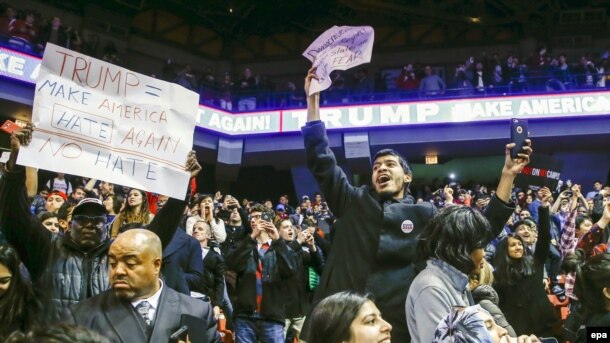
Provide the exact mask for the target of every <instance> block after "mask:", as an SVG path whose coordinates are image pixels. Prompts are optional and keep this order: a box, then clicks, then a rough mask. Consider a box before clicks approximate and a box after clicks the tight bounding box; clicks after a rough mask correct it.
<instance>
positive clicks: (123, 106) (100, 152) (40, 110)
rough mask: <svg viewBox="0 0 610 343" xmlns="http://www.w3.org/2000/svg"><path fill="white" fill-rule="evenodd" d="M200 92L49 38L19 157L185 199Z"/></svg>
mask: <svg viewBox="0 0 610 343" xmlns="http://www.w3.org/2000/svg"><path fill="white" fill-rule="evenodd" d="M198 99H199V96H198V95H197V94H196V93H194V92H191V91H189V90H187V89H185V88H183V87H181V86H178V85H176V84H172V83H168V82H165V81H161V80H157V79H154V78H151V77H148V76H145V75H142V74H138V73H135V72H132V71H130V70H127V69H125V68H121V67H118V66H115V65H112V64H110V63H106V62H103V61H100V60H97V59H95V58H92V57H89V56H86V55H82V54H79V53H77V52H74V51H71V50H68V49H64V48H61V47H59V46H56V45H53V44H47V48H46V49H45V54H44V57H43V60H42V67H41V69H40V74H39V77H38V80H37V82H36V90H35V94H34V109H33V113H32V121H33V122H34V126H35V131H34V133H33V135H32V143H31V144H30V145H29V146H28V147H27V148H25V147H24V148H22V149H21V151H20V153H19V158H18V161H17V162H18V163H19V164H22V165H27V166H32V167H37V168H44V169H47V170H52V171H56V172H61V173H68V174H75V175H81V176H87V177H92V178H95V179H99V180H105V181H109V182H113V183H117V184H120V185H125V186H129V187H132V188H138V189H143V190H146V191H149V192H155V193H159V194H165V195H168V196H170V197H173V198H179V199H182V198H184V196H185V194H186V191H187V186H188V183H189V174H188V173H187V172H186V171H184V165H185V162H186V157H187V154H188V152H189V151H190V150H191V149H192V146H193V133H194V129H195V118H196V115H197V108H198Z"/></svg>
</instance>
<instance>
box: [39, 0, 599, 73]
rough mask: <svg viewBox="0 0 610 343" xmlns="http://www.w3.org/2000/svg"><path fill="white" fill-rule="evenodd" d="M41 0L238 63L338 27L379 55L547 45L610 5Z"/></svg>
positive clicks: (292, 47)
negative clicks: (360, 28)
mask: <svg viewBox="0 0 610 343" xmlns="http://www.w3.org/2000/svg"><path fill="white" fill-rule="evenodd" d="M42 1H45V2H52V3H54V4H55V5H56V6H61V7H72V9H73V10H75V11H81V12H82V13H84V12H85V7H87V6H91V5H92V4H94V5H95V6H101V7H103V8H104V9H106V10H110V11H115V12H117V13H120V14H122V15H127V16H128V17H129V18H131V27H130V31H131V34H137V35H142V36H146V37H149V38H153V39H155V40H157V41H162V42H164V43H167V44H170V45H172V46H177V47H179V48H182V49H185V50H188V51H190V52H193V53H197V54H200V55H202V56H205V57H208V58H219V59H220V58H222V59H229V60H231V61H234V62H240V61H265V60H270V59H286V58H295V57H296V56H299V55H300V54H301V52H302V51H303V50H304V49H305V48H306V47H307V45H308V44H309V43H310V42H311V41H312V40H313V39H315V37H316V36H317V35H319V34H320V33H321V32H322V31H324V30H325V29H327V28H329V27H331V26H333V25H371V26H373V27H374V28H375V31H376V42H375V43H376V46H375V49H376V51H405V50H408V49H409V48H413V47H417V48H421V47H427V46H430V47H439V46H440V47H443V46H450V45H455V46H468V45H481V44H490V43H494V44H498V43H508V42H514V41H516V40H518V39H520V38H522V37H524V36H532V37H535V38H538V39H547V38H548V37H550V36H551V35H556V34H561V31H562V29H563V30H566V31H567V32H570V30H574V25H573V24H574V22H572V25H565V24H570V20H569V19H570V15H572V17H573V21H575V20H576V19H578V21H579V23H580V24H583V23H584V24H585V25H584V27H579V29H578V31H579V33H582V32H583V31H587V30H589V31H590V32H591V33H596V34H599V32H604V33H605V32H608V24H607V19H606V12H607V10H608V9H609V8H610V0H578V1H575V0H535V1H532V0H309V1H298V0H260V1H254V0H75V1H64V0H42ZM587 10H588V11H589V12H591V13H592V14H591V13H590V14H589V15H592V16H594V17H595V18H593V19H594V20H587V18H586V16H587V14H583V13H584V12H582V11H587ZM589 12H587V13H589ZM576 17H578V18H576ZM566 18H567V21H566V20H565V19H566ZM574 18H576V19H574ZM562 23H563V25H562ZM587 23H593V24H595V23H597V24H598V25H587ZM581 26H583V25H581ZM600 29H603V31H600Z"/></svg>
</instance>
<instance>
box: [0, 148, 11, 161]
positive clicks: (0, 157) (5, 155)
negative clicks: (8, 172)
mask: <svg viewBox="0 0 610 343" xmlns="http://www.w3.org/2000/svg"><path fill="white" fill-rule="evenodd" d="M9 157H11V152H10V151H3V152H2V155H0V163H6V162H7V161H8V159H9Z"/></svg>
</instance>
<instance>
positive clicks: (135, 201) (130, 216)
mask: <svg viewBox="0 0 610 343" xmlns="http://www.w3.org/2000/svg"><path fill="white" fill-rule="evenodd" d="M154 217H155V215H154V214H152V213H150V211H149V210H148V198H147V197H146V192H144V191H141V190H139V189H135V188H132V189H131V190H130V191H129V195H128V197H127V202H126V203H125V207H124V208H123V209H122V210H121V212H120V213H119V214H118V216H116V218H115V219H114V222H113V223H112V231H111V235H110V237H112V238H116V236H117V235H118V234H119V229H120V228H121V226H123V225H125V224H130V223H142V224H145V225H147V224H149V223H150V222H151V221H152V220H153V218H154Z"/></svg>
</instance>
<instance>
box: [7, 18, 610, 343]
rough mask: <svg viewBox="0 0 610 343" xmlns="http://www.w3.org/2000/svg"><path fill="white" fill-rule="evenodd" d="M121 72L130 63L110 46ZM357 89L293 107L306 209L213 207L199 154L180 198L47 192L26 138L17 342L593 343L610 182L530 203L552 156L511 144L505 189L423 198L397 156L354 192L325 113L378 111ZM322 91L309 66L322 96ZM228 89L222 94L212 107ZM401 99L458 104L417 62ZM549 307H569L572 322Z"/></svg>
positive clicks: (492, 61)
mask: <svg viewBox="0 0 610 343" xmlns="http://www.w3.org/2000/svg"><path fill="white" fill-rule="evenodd" d="M5 19H6V21H7V25H8V26H7V27H8V29H7V32H6V33H4V32H0V34H4V35H8V36H10V37H11V38H15V39H19V40H24V41H27V42H28V43H30V46H33V45H31V44H32V43H34V44H38V43H40V44H41V47H40V48H44V42H45V41H53V42H57V43H59V44H60V45H62V44H61V42H63V41H64V40H66V42H67V41H69V40H70V39H71V38H68V35H66V32H65V31H61V30H59V31H58V28H60V27H61V22H60V20H59V18H57V20H55V18H53V20H51V22H50V26H49V30H50V31H49V33H48V35H47V36H45V35H43V34H39V33H38V30H37V29H36V25H35V22H36V20H35V16H34V15H33V14H31V13H24V16H23V19H21V18H15V12H14V11H13V10H12V8H9V9H7V11H6V16H5V17H3V18H2V20H0V26H2V28H3V29H4V20H5ZM62 32H63V33H62ZM39 37H49V38H44V39H42V38H39ZM41 39H42V40H41ZM66 44H67V43H66ZM607 57H608V56H607V54H605V55H602V57H601V58H600V60H599V61H594V59H593V58H591V57H586V56H585V57H583V58H581V61H580V63H579V64H578V65H576V66H570V65H569V64H568V63H567V60H566V56H564V55H560V56H557V58H554V57H552V56H550V55H549V54H548V53H547V49H546V48H540V49H539V51H537V55H535V57H532V58H528V59H527V61H526V63H523V64H521V63H520V62H519V60H518V59H517V57H515V56H513V55H509V56H508V57H507V58H506V60H505V62H502V61H501V60H500V59H499V57H498V56H497V55H492V56H491V58H489V59H487V58H485V56H483V58H481V59H480V60H475V59H474V58H472V57H469V58H468V59H467V61H466V62H465V63H464V64H460V65H459V66H458V68H457V69H456V73H455V85H456V89H457V91H459V92H460V94H461V95H468V96H471V95H473V94H477V92H480V93H485V94H487V93H495V92H500V93H504V92H505V89H507V88H506V87H510V88H511V89H514V90H518V91H540V90H545V91H546V90H558V91H561V90H566V89H574V88H595V87H599V88H603V87H605V86H606V84H605V78H606V72H605V70H606V69H607V68H606V63H607ZM104 59H105V60H107V61H109V62H112V63H120V60H119V57H118V55H117V52H116V48H115V47H113V46H112V45H109V46H108V49H106V50H105V52H104ZM347 75H348V73H335V74H333V80H334V83H333V86H332V87H331V88H330V89H329V90H327V91H325V92H324V94H320V93H316V94H312V95H307V93H308V92H305V93H303V92H302V91H297V87H296V86H295V84H294V83H293V84H292V85H291V86H289V88H290V90H291V95H290V97H288V98H284V99H283V101H285V103H284V104H283V105H282V106H292V105H293V104H294V103H297V102H298V103H299V104H302V105H305V104H306V105H307V123H306V124H305V126H303V128H302V135H303V139H304V145H305V155H306V160H307V164H308V167H309V169H310V171H311V173H312V174H313V175H314V177H315V178H316V180H317V183H318V187H319V190H320V191H319V192H317V193H315V194H308V195H301V197H300V198H299V199H293V200H291V199H290V198H289V196H288V195H286V194H282V195H278V199H277V201H274V200H272V199H245V198H240V197H235V196H233V195H230V194H222V193H221V192H220V191H219V192H216V193H215V194H202V193H199V192H198V189H197V183H196V182H195V178H196V176H197V175H198V174H199V173H200V172H201V166H200V164H199V163H198V161H197V159H196V154H195V153H194V152H191V153H189V154H188V156H186V163H185V170H186V171H188V172H189V173H190V175H191V181H190V184H189V187H188V191H187V192H186V193H185V194H184V197H183V198H181V199H174V198H168V197H167V196H164V195H160V194H155V193H151V192H146V191H144V190H141V189H136V188H131V187H125V186H121V185H117V184H113V183H112V182H109V180H96V179H92V178H86V177H81V176H78V175H66V174H63V173H55V174H54V175H53V176H52V177H49V178H48V179H46V180H42V179H43V178H41V177H39V176H41V175H45V173H44V172H43V171H36V170H33V169H30V168H27V167H24V166H21V165H18V164H17V163H16V161H17V157H18V154H19V151H20V149H21V147H22V146H24V145H27V144H29V142H30V141H31V138H32V133H33V131H34V130H35V128H33V127H32V125H31V124H28V125H26V127H25V128H22V129H21V130H18V131H15V132H14V133H13V134H12V135H11V137H10V145H11V146H10V148H11V152H10V157H9V159H8V161H7V162H6V163H5V164H4V165H2V166H1V167H2V175H1V177H0V232H1V234H2V235H1V236H0V240H1V242H0V340H6V341H7V342H44V339H47V338H48V337H53V338H54V339H55V341H62V342H75V341H76V342H129V343H132V342H133V343H137V342H159V343H160V342H167V341H169V340H173V341H175V342H188V341H193V342H200V341H202V342H220V341H221V339H223V340H224V339H228V337H227V336H229V337H231V338H232V337H234V339H235V340H236V341H237V342H239V343H241V342H246V343H250V342H252V343H255V342H277V343H279V342H295V341H296V342H309V343H322V342H326V343H328V342H329V343H340V342H373V341H374V342H401V343H402V342H409V341H411V342H415V343H417V342H424V343H427V342H513V341H514V342H537V341H540V340H541V339H543V338H556V339H557V340H559V341H566V340H569V341H570V342H584V341H586V337H585V332H586V330H585V328H586V327H588V326H594V327H603V326H610V288H609V287H610V250H609V249H610V248H609V246H608V244H609V243H608V242H609V236H610V233H609V231H608V230H607V227H608V225H609V224H610V175H609V177H608V180H605V181H603V182H602V181H601V180H600V181H596V182H595V183H594V184H593V185H581V184H579V183H578V182H572V181H571V180H566V182H565V183H561V184H559V185H558V186H557V187H553V189H549V188H548V187H545V186H539V185H531V187H528V188H523V189H521V188H515V187H514V183H515V178H516V177H517V175H518V174H519V173H520V172H521V170H522V169H523V168H524V167H525V166H526V165H527V164H528V163H529V160H530V156H531V155H532V153H533V149H534V147H535V145H534V144H535V142H534V144H533V143H532V142H530V141H529V140H528V141H527V143H526V145H525V146H524V148H523V149H522V150H521V151H519V152H518V154H517V155H516V156H517V157H516V158H513V157H511V151H512V149H514V144H508V145H506V147H505V150H504V151H500V152H499V153H503V154H504V156H505V160H504V164H503V166H498V170H499V171H500V173H499V175H498V182H497V184H494V185H482V184H477V183H476V181H469V182H464V183H460V182H455V181H452V182H449V181H450V180H442V181H441V180H434V181H433V183H432V184H430V185H416V184H414V183H413V180H414V174H413V171H412V169H411V167H410V165H409V163H408V161H407V159H405V158H404V157H403V156H401V155H400V154H399V153H397V152H396V151H394V150H392V149H382V150H380V151H378V152H376V154H375V155H374V156H373V158H372V161H373V164H372V178H371V181H370V184H369V185H364V186H361V187H355V186H353V185H351V183H350V181H349V179H348V177H347V176H346V174H345V173H344V172H343V170H342V169H341V168H340V167H339V166H338V164H337V160H336V158H335V155H334V153H333V152H332V150H331V149H330V147H329V142H328V137H327V134H326V127H325V124H324V122H322V121H321V120H320V113H319V108H320V103H323V102H324V101H327V102H328V101H330V102H333V101H339V102H342V101H343V99H344V97H345V96H346V94H350V95H354V94H356V95H357V96H358V97H359V98H358V99H359V101H367V100H371V97H373V98H374V97H375V96H377V95H376V93H375V91H376V90H378V89H377V86H378V83H377V82H375V81H371V80H370V79H369V76H368V73H367V71H366V70H365V69H359V70H356V71H355V72H353V82H352V81H347V80H348V79H349V80H352V76H349V77H348V76H347ZM161 77H163V78H165V79H167V80H169V81H173V82H177V83H179V84H181V85H183V86H185V87H187V88H191V89H193V90H198V91H200V92H202V99H204V101H210V102H213V103H214V104H217V105H218V106H220V107H222V108H225V109H227V110H238V111H249V110H254V109H256V108H259V106H260V105H261V101H262V100H261V96H260V94H261V93H260V90H261V89H265V87H267V88H268V89H266V91H268V90H271V89H272V88H273V87H272V86H270V85H271V83H270V82H269V81H267V80H262V78H258V77H256V76H255V75H254V74H253V72H252V71H251V70H250V69H249V68H245V69H244V71H243V74H242V76H241V77H240V78H239V81H237V82H235V83H234V82H233V81H232V78H231V76H230V75H229V74H225V77H224V79H223V81H222V82H221V83H217V82H216V81H215V79H214V73H213V71H212V70H207V71H206V72H205V74H204V76H203V77H201V78H200V77H198V76H196V72H194V71H193V68H192V67H191V66H188V65H187V66H186V67H184V68H183V69H182V70H181V71H177V70H176V68H175V67H174V65H173V63H172V61H171V60H168V61H167V63H166V65H165V67H164V69H163V72H162V75H161ZM316 77H317V76H316V74H315V69H314V68H312V69H310V70H309V72H308V74H307V76H306V78H305V90H306V91H307V90H308V89H309V85H310V82H311V80H312V79H315V78H316ZM384 83H385V82H384ZM222 85H224V86H222ZM261 85H265V86H261ZM214 87H216V88H218V89H220V91H221V95H220V96H208V94H209V93H207V89H213V88H214ZM223 87H224V88H223ZM396 87H397V89H400V90H404V91H405V92H404V93H401V95H400V96H401V97H409V96H410V95H409V94H411V93H409V91H411V90H413V91H415V92H416V93H417V94H418V95H417V96H424V97H435V96H442V95H443V94H444V93H445V92H446V91H447V87H446V80H444V79H443V78H441V77H440V76H439V75H435V73H434V70H433V68H432V67H431V66H423V67H422V66H419V65H418V64H414V65H407V66H405V67H404V69H403V70H402V72H401V74H400V76H399V77H398V78H397V79H396ZM346 88H350V89H351V91H350V93H346V92H345V89H346ZM386 90H387V89H386ZM413 94H415V93H413ZM268 99H270V98H267V100H268ZM267 100H264V101H267ZM293 102H294V103H293ZM234 106H235V107H234ZM265 106H267V105H265ZM564 280H565V281H564ZM550 299H555V300H556V302H557V303H562V304H567V306H568V312H569V316H568V317H567V319H566V318H565V317H562V315H561V311H560V309H559V308H558V307H557V306H556V304H555V303H553V302H552V301H551V300H550ZM219 321H226V328H228V330H227V329H225V328H223V325H220V326H219V325H218V322H219ZM58 323H61V324H58ZM184 327H186V331H184V330H182V329H183V328H184ZM221 336H224V337H223V338H221ZM41 337H42V338H41ZM44 337H47V338H44ZM58 337H59V338H58ZM48 339H50V338H48Z"/></svg>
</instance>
